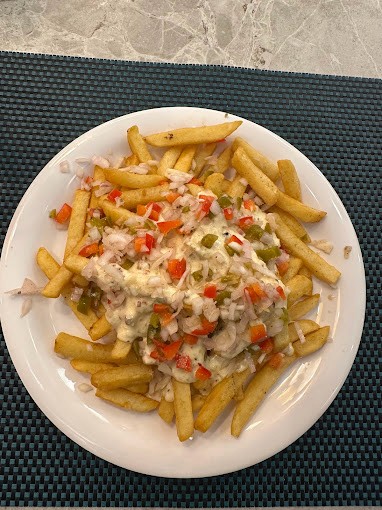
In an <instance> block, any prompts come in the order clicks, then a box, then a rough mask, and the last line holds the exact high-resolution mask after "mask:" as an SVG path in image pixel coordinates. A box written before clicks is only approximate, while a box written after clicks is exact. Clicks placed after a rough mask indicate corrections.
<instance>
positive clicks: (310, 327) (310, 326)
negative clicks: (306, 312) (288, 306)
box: [288, 319, 320, 343]
mask: <svg viewBox="0 0 382 510" xmlns="http://www.w3.org/2000/svg"><path fill="white" fill-rule="evenodd" d="M296 322H297V323H298V325H299V326H300V328H301V331H302V332H303V334H304V335H308V334H309V333H313V331H316V330H317V329H319V327H320V326H319V325H318V324H317V322H314V321H310V320H307V319H303V320H300V321H296ZM288 331H289V341H290V342H291V343H293V342H296V341H297V340H298V339H299V337H298V334H297V330H296V326H295V322H291V323H290V324H289V325H288Z"/></svg>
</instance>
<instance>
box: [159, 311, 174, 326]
mask: <svg viewBox="0 0 382 510" xmlns="http://www.w3.org/2000/svg"><path fill="white" fill-rule="evenodd" d="M159 317H160V321H161V324H162V325H163V326H167V324H170V322H171V321H172V313H171V312H163V313H161V314H160V316H159Z"/></svg>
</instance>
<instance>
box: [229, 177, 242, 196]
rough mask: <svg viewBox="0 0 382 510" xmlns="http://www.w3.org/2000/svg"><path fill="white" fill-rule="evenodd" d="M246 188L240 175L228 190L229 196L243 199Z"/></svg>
mask: <svg viewBox="0 0 382 510" xmlns="http://www.w3.org/2000/svg"><path fill="white" fill-rule="evenodd" d="M246 188H247V186H246V185H245V184H243V179H242V177H241V175H238V176H237V177H235V178H234V180H233V181H231V182H230V184H229V186H228V189H227V195H229V196H230V197H232V198H242V196H243V195H244V193H245V190H246Z"/></svg>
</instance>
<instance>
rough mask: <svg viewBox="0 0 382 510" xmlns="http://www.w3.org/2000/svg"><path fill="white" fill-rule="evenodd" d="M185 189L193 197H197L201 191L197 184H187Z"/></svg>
mask: <svg viewBox="0 0 382 510" xmlns="http://www.w3.org/2000/svg"><path fill="white" fill-rule="evenodd" d="M187 188H188V190H189V192H190V193H191V195H192V196H193V197H196V196H198V195H199V193H201V192H202V191H203V188H202V187H201V186H198V184H187Z"/></svg>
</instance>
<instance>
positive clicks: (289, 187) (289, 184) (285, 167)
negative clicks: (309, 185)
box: [277, 159, 301, 202]
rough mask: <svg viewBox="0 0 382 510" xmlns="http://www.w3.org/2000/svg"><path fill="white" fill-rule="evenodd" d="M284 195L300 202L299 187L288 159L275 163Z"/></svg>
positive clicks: (296, 176) (295, 174)
mask: <svg viewBox="0 0 382 510" xmlns="http://www.w3.org/2000/svg"><path fill="white" fill-rule="evenodd" d="M277 166H278V168H279V172H280V176H281V180H282V183H283V186H284V190H285V193H286V194H287V195H289V196H290V197H292V198H294V199H295V200H299V201H300V202H301V186H300V180H299V178H298V175H297V172H296V169H295V167H294V164H293V163H292V161H290V160H289V159H281V160H279V161H277Z"/></svg>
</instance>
